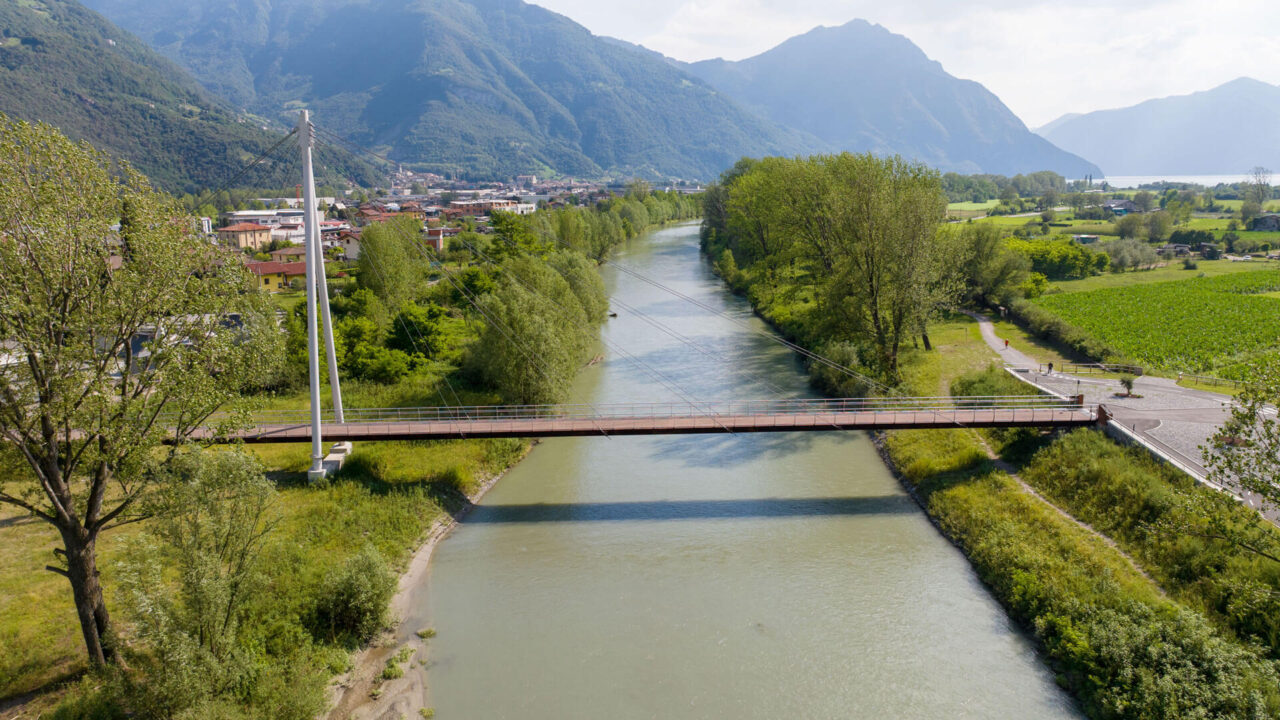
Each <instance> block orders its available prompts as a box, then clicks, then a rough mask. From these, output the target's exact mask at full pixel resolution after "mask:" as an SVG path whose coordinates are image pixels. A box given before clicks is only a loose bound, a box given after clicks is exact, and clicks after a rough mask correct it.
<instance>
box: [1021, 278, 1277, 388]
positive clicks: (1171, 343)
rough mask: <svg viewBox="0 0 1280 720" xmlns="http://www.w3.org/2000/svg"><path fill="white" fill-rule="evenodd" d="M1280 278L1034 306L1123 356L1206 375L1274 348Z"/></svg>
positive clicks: (1163, 286) (1121, 291) (1111, 292)
mask: <svg viewBox="0 0 1280 720" xmlns="http://www.w3.org/2000/svg"><path fill="white" fill-rule="evenodd" d="M1275 290H1280V272H1276V271H1274V270H1273V271H1263V272H1247V273H1238V274H1234V275H1222V276H1218V277H1212V278H1193V279H1190V280H1181V281H1177V282H1162V283H1152V284H1149V285H1133V286H1128V287H1117V288H1107V289H1102V290H1091V291H1087V292H1080V293H1070V294H1067V293H1063V294H1057V295H1046V296H1044V297H1041V298H1039V299H1037V300H1035V304H1036V305H1039V306H1040V307H1042V308H1044V309H1045V310H1047V311H1049V312H1051V313H1053V314H1054V315H1057V316H1058V317H1060V318H1062V319H1063V320H1065V321H1067V322H1068V323H1070V324H1072V325H1074V326H1076V327H1078V328H1080V329H1081V330H1083V331H1085V332H1086V333H1088V334H1090V335H1092V336H1093V337H1094V338H1096V339H1098V340H1100V341H1102V342H1103V343H1105V344H1106V345H1108V346H1110V347H1113V348H1115V349H1116V350H1118V351H1119V352H1120V353H1122V354H1123V355H1125V356H1126V357H1127V358H1129V359H1132V360H1134V361H1137V362H1139V363H1141V364H1144V365H1149V366H1153V367H1158V368H1163V369H1166V370H1184V371H1189V372H1206V371H1212V370H1215V369H1223V368H1226V367H1229V366H1235V367H1232V369H1233V370H1234V371H1236V372H1233V373H1232V374H1239V373H1238V371H1239V370H1240V368H1239V366H1240V365H1241V363H1247V362H1248V359H1249V358H1251V357H1253V356H1256V355H1257V354H1259V353H1261V352H1265V351H1268V350H1272V349H1275V348H1277V347H1280V299H1277V298H1273V297H1263V296H1260V295H1257V294H1256V293H1262V292H1271V291H1275Z"/></svg>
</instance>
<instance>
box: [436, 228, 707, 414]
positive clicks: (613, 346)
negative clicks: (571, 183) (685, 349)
mask: <svg viewBox="0 0 1280 720" xmlns="http://www.w3.org/2000/svg"><path fill="white" fill-rule="evenodd" d="M462 244H463V245H466V246H467V247H468V248H470V249H471V251H472V252H474V253H476V254H477V255H479V256H480V257H482V258H484V260H485V262H486V263H487V264H488V265H489V266H490V267H495V268H496V267H498V263H497V262H496V261H495V260H494V259H493V258H492V257H491V256H489V255H487V254H485V252H484V251H482V250H480V249H479V248H477V247H476V246H474V245H472V244H471V243H468V242H466V241H465V240H464V241H462ZM433 264H434V263H433ZM508 277H510V278H511V280H512V281H513V282H515V283H516V284H517V285H519V286H520V287H522V288H524V289H525V290H526V291H528V292H530V293H533V294H536V295H538V296H539V297H541V298H543V299H544V300H546V301H547V302H549V303H551V304H552V305H555V306H556V307H557V308H558V309H559V310H560V312H561V313H563V314H564V316H565V319H566V320H570V319H571V317H570V316H571V314H572V313H571V312H570V311H569V309H568V308H566V307H564V306H563V305H561V304H560V303H558V302H556V300H555V299H553V298H550V297H547V296H546V295H544V294H542V293H541V292H539V291H537V290H534V289H533V288H531V287H529V286H528V285H526V284H525V283H524V282H523V281H521V280H520V278H519V277H518V276H516V275H515V274H514V273H513V274H510V275H508ZM618 302H619V304H623V303H621V301H618ZM651 322H652V323H654V324H655V326H656V327H659V329H662V330H663V331H664V332H669V334H672V337H677V336H679V333H676V332H675V331H674V330H671V329H670V328H665V326H662V325H661V323H658V322H657V321H656V320H655V321H651ZM679 337H683V336H679ZM685 339H686V340H688V339H687V338H685ZM600 342H602V343H603V344H604V345H605V347H607V348H609V349H610V350H614V351H615V352H618V354H619V355H622V356H623V357H624V358H627V359H629V360H631V361H632V362H634V363H636V364H637V365H638V367H640V369H641V370H643V371H644V372H646V373H648V374H649V375H651V376H652V377H655V378H657V379H658V382H659V383H661V384H662V385H663V386H664V387H666V388H667V389H668V390H671V391H672V392H674V393H675V394H676V395H677V396H679V397H680V398H681V399H683V400H685V401H686V402H690V403H694V402H697V400H696V398H695V397H694V395H693V394H692V393H688V392H686V391H684V390H683V389H681V387H680V384H679V383H677V382H676V381H675V380H674V379H672V378H670V377H668V376H667V375H665V374H664V373H662V372H661V371H659V370H658V369H657V368H654V367H652V366H650V365H648V364H647V363H645V362H644V361H643V360H640V359H639V358H637V357H635V356H634V355H632V354H631V353H630V352H628V351H627V350H626V349H624V348H622V347H621V346H620V345H618V344H617V343H614V342H612V341H610V340H607V339H605V338H603V337H602V338H601V339H600ZM689 342H692V341H689ZM694 348H695V349H696V350H698V351H699V352H702V353H704V354H706V355H708V356H709V357H715V355H714V354H712V353H710V352H709V351H707V350H705V349H703V348H702V347H700V346H697V345H696V344H695V345H694Z"/></svg>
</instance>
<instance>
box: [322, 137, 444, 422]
mask: <svg viewBox="0 0 1280 720" xmlns="http://www.w3.org/2000/svg"><path fill="white" fill-rule="evenodd" d="M312 130H313V131H314V132H315V134H316V137H317V138H319V139H321V140H323V141H325V142H327V143H329V144H330V145H338V144H340V145H342V146H343V147H344V148H346V149H347V150H348V151H350V152H353V153H355V154H364V155H367V156H369V157H371V158H373V159H374V160H375V161H377V162H378V163H379V164H386V163H387V162H389V161H388V160H386V159H385V158H382V157H379V156H377V155H375V154H373V153H372V152H370V151H368V150H366V149H364V148H361V147H359V146H357V145H355V144H353V143H351V142H349V141H347V140H345V139H344V138H342V137H341V136H339V135H337V134H336V133H334V132H333V131H331V130H328V129H326V128H324V127H317V126H314V125H313V126H312ZM369 266H370V267H371V268H373V270H374V272H376V273H377V274H378V276H379V277H380V278H381V279H382V280H383V281H384V282H385V281H386V279H387V276H386V274H385V273H384V272H383V271H382V268H381V267H380V266H379V265H378V264H377V263H376V262H370V263H369ZM399 320H400V327H401V328H403V329H404V331H405V336H406V337H408V338H409V342H410V343H411V344H412V345H413V348H414V351H415V352H417V353H418V354H420V355H423V356H424V357H425V356H426V353H424V352H423V347H425V346H426V345H427V342H426V339H425V338H423V337H422V334H421V333H419V332H418V331H417V330H416V329H414V328H413V326H411V325H408V324H407V323H405V321H404V319H403V318H399ZM415 336H416V339H415ZM418 340H421V341H422V345H421V346H420V345H419V344H418ZM440 380H441V381H442V382H443V383H444V386H445V388H447V389H448V390H449V394H450V395H451V396H453V401H454V405H453V406H452V407H458V408H464V407H465V406H464V405H463V403H462V397H461V396H459V395H458V391H457V389H456V388H454V387H453V383H452V382H450V380H449V376H448V374H447V373H441V375H440ZM436 395H438V396H439V397H440V402H441V404H442V405H443V406H444V407H451V406H450V404H449V400H448V398H446V397H445V396H444V392H443V391H441V389H440V386H439V385H438V384H437V385H436ZM462 417H468V416H467V415H466V412H465V410H464V411H462Z"/></svg>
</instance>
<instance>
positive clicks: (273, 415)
mask: <svg viewBox="0 0 1280 720" xmlns="http://www.w3.org/2000/svg"><path fill="white" fill-rule="evenodd" d="M343 419H344V422H341V423H340V422H337V420H336V418H335V417H334V416H333V413H332V412H331V411H326V412H325V413H324V414H323V415H322V417H321V425H320V434H321V436H322V437H323V438H324V439H325V440H326V441H334V442H349V441H357V440H360V441H381V440H458V439H467V438H510V437H527V438H537V437H570V436H591V435H600V436H605V437H611V436H614V435H692V434H705V433H752V432H822V431H834V430H905V429H924V428H962V427H963V428H990V427H1039V428H1069V427H1080V426H1086V425H1093V424H1095V423H1097V421H1098V411H1097V409H1096V408H1089V407H1085V406H1084V405H1083V401H1082V398H1072V399H1067V400H1063V399H1061V398H1057V397H1050V396H1042V395H1033V396H1028V395H1019V396H1009V397H967V398H949V397H936V398H935V397H923V398H921V397H913V398H857V399H837V400H831V399H817V400H743V401H721V402H696V401H694V402H671V403H617V404H601V405H572V404H569V405H517V406H511V405H488V406H486V405H480V406H473V407H421V408H378V409H358V408H347V409H346V411H345V413H344V418H343ZM213 420H214V421H216V420H217V418H214V419H213ZM210 424H211V425H212V424H213V422H211V423H210ZM311 428H312V426H311V423H310V416H309V414H308V411H298V412H268V413H259V414H256V415H255V416H254V417H253V423H252V426H251V427H249V428H247V429H245V430H241V431H236V432H232V433H227V434H223V435H219V434H217V433H216V432H215V431H213V430H209V429H205V430H200V431H197V432H196V433H195V434H194V435H193V436H192V439H194V440H206V441H224V442H235V441H242V442H246V443H285V442H310V441H311V439H312V438H311Z"/></svg>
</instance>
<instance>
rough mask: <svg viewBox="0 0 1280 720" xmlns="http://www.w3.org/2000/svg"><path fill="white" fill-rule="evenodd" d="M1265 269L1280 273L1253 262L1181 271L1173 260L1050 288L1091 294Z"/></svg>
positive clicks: (1205, 264) (1200, 264) (1202, 263)
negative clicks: (1155, 265) (1146, 268)
mask: <svg viewBox="0 0 1280 720" xmlns="http://www.w3.org/2000/svg"><path fill="white" fill-rule="evenodd" d="M1263 269H1272V270H1275V269H1280V263H1277V262H1275V261H1263V260H1259V261H1253V262H1232V261H1230V260H1197V261H1196V269H1194V270H1187V269H1184V268H1183V267H1182V261H1180V260H1171V261H1169V262H1168V263H1167V264H1165V265H1164V266H1163V267H1158V268H1156V269H1154V270H1138V271H1133V272H1123V273H1104V274H1102V275H1094V276H1093V277H1087V278H1084V279H1082V280H1059V281H1055V282H1051V283H1049V288H1050V292H1051V293H1057V292H1063V293H1077V292H1087V291H1089V290H1101V289H1104V288H1116V287H1131V286H1134V285H1149V284H1152V283H1164V282H1172V281H1176V280H1190V279H1192V278H1197V277H1199V276H1200V275H1201V274H1203V275H1204V276H1205V277H1216V276H1219V275H1231V274H1236V273H1255V272H1258V271H1260V270H1263Z"/></svg>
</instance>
